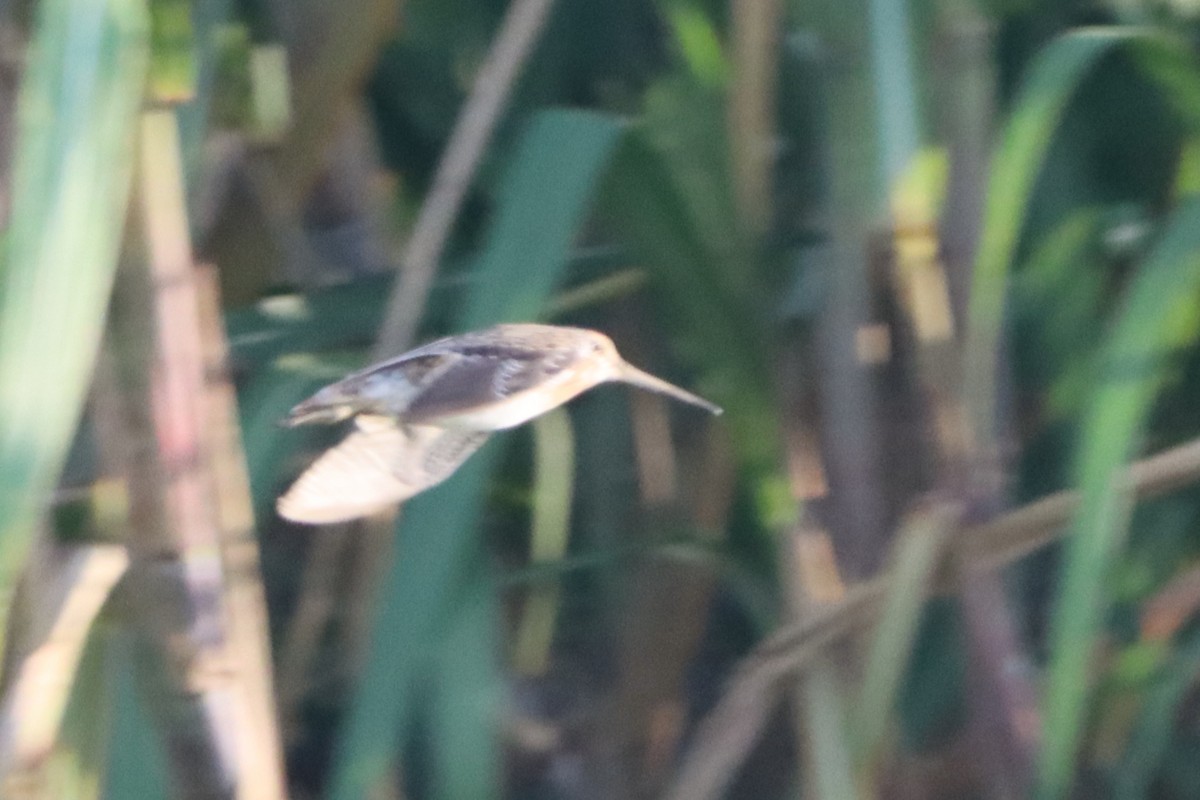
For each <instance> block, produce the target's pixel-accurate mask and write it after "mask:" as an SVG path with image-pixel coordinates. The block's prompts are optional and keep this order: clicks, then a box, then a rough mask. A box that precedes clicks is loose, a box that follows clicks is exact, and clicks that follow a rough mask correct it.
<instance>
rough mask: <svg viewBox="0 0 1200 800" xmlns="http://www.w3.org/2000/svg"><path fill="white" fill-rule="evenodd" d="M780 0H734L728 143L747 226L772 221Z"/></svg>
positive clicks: (762, 225)
mask: <svg viewBox="0 0 1200 800" xmlns="http://www.w3.org/2000/svg"><path fill="white" fill-rule="evenodd" d="M782 5H783V4H782V3H781V1H780V0H733V3H732V8H731V11H730V15H731V18H732V23H733V81H732V82H731V83H730V86H729V103H728V109H727V111H728V115H729V132H730V136H729V141H730V146H731V150H732V152H731V154H730V155H731V157H732V162H733V181H734V192H735V195H736V198H737V201H738V211H739V212H740V213H741V217H742V223H743V224H744V225H745V226H746V229H747V230H751V231H755V232H758V233H762V232H764V231H766V229H767V227H768V226H769V225H770V222H771V189H772V186H773V183H772V168H773V166H774V142H775V94H776V82H777V79H778V60H779V39H780V31H779V22H780V20H781V18H782V11H783V8H782Z"/></svg>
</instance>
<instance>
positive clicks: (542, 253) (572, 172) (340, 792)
mask: <svg viewBox="0 0 1200 800" xmlns="http://www.w3.org/2000/svg"><path fill="white" fill-rule="evenodd" d="M622 133H623V125H622V124H621V123H620V122H619V121H617V120H616V119H614V118H611V117H607V116H604V115H600V114H594V113H588V112H580V111H547V112H542V113H540V114H538V115H537V116H536V117H535V118H534V119H533V120H532V121H531V123H530V125H529V128H528V129H527V130H526V132H525V134H524V135H523V137H522V138H521V142H520V145H519V147H518V148H517V150H516V152H515V154H514V156H513V159H512V162H511V164H510V169H509V172H508V174H507V178H506V180H505V181H504V183H503V184H502V186H501V189H500V193H499V197H498V201H497V202H498V208H497V211H496V218H495V220H494V222H493V224H492V227H491V229H490V231H489V232H488V235H487V237H486V238H485V242H484V248H483V251H482V254H481V256H480V261H479V264H478V266H477V267H476V270H475V273H474V281H473V285H472V287H471V292H470V296H469V297H468V298H467V300H466V304H465V307H464V309H463V312H462V314H461V316H460V318H459V324H458V327H459V329H462V330H472V329H477V328H482V327H486V326H488V325H491V324H494V323H497V322H503V321H513V320H522V319H532V318H536V317H537V315H538V312H539V310H540V309H541V307H542V304H543V303H545V301H546V299H547V297H548V296H549V294H550V292H551V291H552V290H553V288H554V286H555V284H556V283H557V282H558V281H559V280H561V275H562V271H563V268H564V266H565V265H566V263H567V262H568V254H569V252H570V247H571V245H572V242H573V240H574V237H575V235H576V232H577V230H578V228H579V226H580V224H581V222H582V219H583V215H584V213H585V212H586V211H587V209H588V206H589V205H590V201H591V198H592V195H593V193H594V191H595V186H596V182H597V180H598V178H599V176H600V174H601V171H602V170H603V168H604V166H605V165H606V164H607V162H608V161H609V159H610V157H611V154H612V152H613V150H614V148H615V146H616V144H617V143H618V142H619V141H620V139H621V135H622ZM498 451H499V446H498V445H497V443H496V442H495V441H493V442H492V443H491V444H489V445H488V446H486V447H485V448H484V449H483V450H482V451H480V453H478V454H477V455H476V456H474V457H473V458H472V459H471V460H470V461H468V462H467V463H466V464H465V465H464V466H463V468H462V469H460V470H459V472H458V473H457V474H456V475H455V476H454V477H453V478H452V479H450V480H449V481H447V482H446V483H445V484H443V485H442V486H440V487H437V488H436V489H435V490H433V491H431V492H429V493H427V494H424V495H421V496H419V497H417V498H415V499H414V500H413V501H412V502H411V503H409V504H407V505H406V506H405V510H404V515H403V521H402V525H401V529H400V530H401V532H400V538H399V547H398V557H397V558H396V560H395V563H394V565H393V567H392V570H391V573H390V574H389V575H388V576H387V578H386V579H385V583H384V588H383V592H382V597H381V602H380V608H379V612H378V617H377V619H376V621H375V625H374V635H373V636H372V639H371V647H370V652H369V653H368V656H367V663H366V667H365V671H364V675H363V679H362V681H361V683H360V684H359V686H358V691H357V693H356V696H355V698H354V701H353V703H352V706H351V710H350V713H349V716H348V720H347V722H346V729H345V732H344V734H343V736H342V738H341V741H340V743H339V744H340V748H339V751H338V755H337V760H336V762H335V765H334V774H333V782H332V790H331V793H330V796H331V797H333V798H335V799H336V800H357V798H360V797H362V796H363V795H364V794H365V793H366V791H367V789H368V788H369V787H370V786H372V785H374V784H375V783H376V781H378V779H379V778H380V776H381V775H382V773H383V771H384V770H386V769H387V768H388V766H389V765H390V763H391V760H392V758H393V757H394V755H395V754H396V752H397V751H398V745H399V743H400V741H401V739H402V736H403V733H404V731H406V730H407V728H408V725H409V723H410V722H411V718H412V714H413V708H414V701H415V697H414V695H413V692H414V690H415V689H416V686H417V683H418V682H419V681H422V680H427V679H433V678H436V673H434V674H431V672H430V670H431V668H432V666H433V665H432V664H431V662H430V660H429V659H430V655H431V654H432V653H433V652H435V650H434V648H433V645H434V640H435V639H436V636H437V633H438V632H439V631H440V630H443V629H444V628H446V627H447V626H451V625H452V624H453V623H452V621H451V619H452V618H451V616H450V615H451V614H452V613H453V611H454V609H455V608H458V607H461V604H462V603H463V602H464V601H463V596H464V592H465V593H466V594H467V595H470V594H471V592H469V591H467V589H466V587H464V581H465V580H466V579H467V576H469V575H470V574H471V570H470V565H471V564H474V563H476V562H477V560H479V559H480V548H481V547H482V546H483V543H482V541H481V540H480V534H479V520H480V516H481V513H482V508H483V492H484V488H485V485H486V482H487V479H488V476H489V474H490V472H491V470H492V469H493V468H494V466H495V464H496V460H497V457H498ZM494 602H495V598H494V596H493V594H492V593H491V592H487V593H486V597H484V598H483V599H482V600H481V601H480V603H481V604H482V606H483V607H482V608H481V610H479V611H478V613H480V614H484V615H493V614H494V613H495V612H494V610H492V609H491V608H489V607H488V606H489V605H490V604H493V603H494ZM463 624H466V623H463ZM447 658H456V659H472V660H475V661H478V660H479V654H478V653H475V652H461V653H447V654H446V655H444V656H443V659H442V660H441V662H440V664H439V666H438V669H437V672H442V671H445V670H451V671H456V670H458V669H460V668H462V669H463V670H464V672H466V671H468V669H467V666H465V665H461V664H458V665H455V664H451V663H448V662H447V661H446V660H445V659H447ZM470 669H471V670H475V669H478V670H480V672H471V675H472V677H471V680H472V681H479V682H480V683H489V682H491V681H489V680H488V679H486V678H484V677H482V675H483V673H482V671H483V670H496V669H497V666H496V664H495V660H494V657H493V658H492V659H484V660H483V663H476V664H474V665H473V666H471V668H470ZM491 683H493V685H499V680H498V679H497V680H495V681H494V682H491ZM464 719H467V718H464ZM443 722H444V720H443ZM469 724H472V725H479V724H481V723H480V721H479V718H477V717H476V718H471V721H470V723H469ZM482 724H483V725H484V727H486V728H488V729H489V730H488V733H489V736H488V737H487V742H488V744H487V745H486V746H487V747H490V748H494V747H495V746H496V742H495V738H496V733H497V731H495V730H494V729H492V726H490V725H488V724H487V723H486V722H485V723H482ZM446 735H447V736H450V735H451V734H449V733H446ZM449 741H451V740H447V742H449ZM455 741H457V740H455ZM434 747H435V748H436V747H438V744H437V743H434ZM439 763H444V762H440V761H439ZM497 763H498V762H497V760H496V758H495V756H494V755H491V756H489V755H487V754H486V753H480V754H479V757H478V758H477V759H475V760H473V761H472V762H471V763H470V764H469V765H463V766H462V769H463V770H464V771H470V774H462V775H459V776H456V777H455V778H454V780H455V781H462V782H463V783H464V784H465V785H472V786H482V787H489V788H488V790H487V791H486V792H484V793H482V794H477V795H474V796H476V797H485V796H488V795H489V793H490V792H494V791H496V787H497V786H498V782H497V781H496V779H495V778H496V776H495V775H494V774H493V770H494V769H495V767H496V764H497ZM484 773H486V775H485V774H484ZM445 785H450V784H445Z"/></svg>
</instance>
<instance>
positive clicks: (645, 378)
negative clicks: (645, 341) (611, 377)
mask: <svg viewBox="0 0 1200 800" xmlns="http://www.w3.org/2000/svg"><path fill="white" fill-rule="evenodd" d="M617 379H618V380H621V381H624V382H625V383H628V384H630V385H632V386H637V387H638V388H640V389H646V390H647V391H651V392H654V393H656V394H661V395H666V396H667V397H673V398H675V399H676V400H679V401H682V402H684V403H687V404H688V405H693V406H699V407H700V408H703V409H704V410H705V411H707V412H709V413H710V414H720V413H722V411H723V410H724V409H722V408H721V407H720V406H719V405H717V404H716V403H710V402H709V401H707V400H705V399H704V398H703V397H699V396H697V395H694V394H692V393H691V392H689V391H686V390H684V389H680V388H679V387H678V386H676V385H675V384H673V383H667V382H666V381H664V380H663V379H662V378H656V377H654V376H653V375H651V374H650V373H649V372H642V371H641V370H640V369H638V368H637V367H634V366H631V365H629V364H625V363H622V364H621V367H620V370H619V371H618V373H617Z"/></svg>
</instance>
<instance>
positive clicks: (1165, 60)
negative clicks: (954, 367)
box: [963, 29, 1200, 446]
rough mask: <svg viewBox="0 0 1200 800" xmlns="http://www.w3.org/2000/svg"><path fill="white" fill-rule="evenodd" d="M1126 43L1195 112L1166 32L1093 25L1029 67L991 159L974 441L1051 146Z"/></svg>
mask: <svg viewBox="0 0 1200 800" xmlns="http://www.w3.org/2000/svg"><path fill="white" fill-rule="evenodd" d="M1122 48H1128V49H1129V50H1130V51H1131V53H1132V54H1133V55H1134V57H1135V62H1136V63H1138V64H1139V66H1141V67H1142V68H1143V69H1144V70H1145V71H1146V73H1147V74H1148V76H1149V77H1151V78H1152V79H1154V80H1155V81H1156V82H1157V84H1158V85H1160V86H1161V87H1163V89H1164V91H1165V92H1166V93H1167V97H1168V100H1169V101H1171V102H1172V104H1173V105H1174V106H1175V107H1176V109H1177V110H1178V111H1180V112H1181V113H1182V114H1183V115H1184V116H1185V118H1186V119H1188V120H1189V121H1192V122H1193V123H1194V120H1196V118H1197V117H1196V115H1195V113H1194V106H1195V105H1196V100H1195V99H1194V98H1196V97H1200V80H1198V79H1197V76H1196V72H1195V69H1194V67H1193V66H1192V64H1191V62H1190V59H1189V58H1188V56H1187V54H1186V52H1184V51H1183V50H1182V49H1181V48H1180V47H1179V46H1178V45H1177V43H1175V42H1174V41H1173V40H1170V39H1168V38H1166V37H1164V36H1162V35H1160V34H1156V33H1153V32H1149V31H1145V30H1133V29H1088V30H1084V31H1080V32H1078V33H1072V34H1069V35H1067V36H1063V37H1061V38H1059V39H1057V40H1055V41H1054V42H1053V43H1052V44H1051V45H1050V46H1049V47H1047V48H1046V49H1045V51H1044V52H1043V53H1042V54H1041V55H1040V56H1039V57H1038V58H1037V60H1036V61H1035V62H1034V64H1033V66H1032V67H1031V68H1030V72H1029V75H1028V77H1027V78H1026V80H1025V82H1024V86H1023V88H1022V90H1021V93H1020V95H1019V96H1018V98H1017V100H1016V102H1015V103H1014V105H1013V111H1012V114H1011V116H1010V118H1009V120H1008V122H1007V124H1006V125H1005V129H1004V133H1003V136H1002V139H1001V143H1000V146H999V149H998V150H997V152H996V154H995V156H994V158H993V160H992V167H991V181H990V184H989V187H988V197H987V205H986V208H985V209H984V227H983V234H982V237H981V240H980V244H979V250H978V256H977V257H976V261H975V269H974V272H973V276H972V284H971V293H970V299H969V306H968V322H967V332H966V342H965V346H964V351H963V358H964V362H963V375H964V380H963V386H964V400H965V403H966V406H967V413H968V416H969V419H970V423H971V431H972V433H973V434H974V436H975V437H976V439H977V441H976V445H977V446H978V445H985V444H986V443H989V442H991V440H992V436H993V434H992V431H993V429H994V427H995V413H996V412H995V408H996V405H995V404H996V386H997V383H996V381H997V374H996V359H997V357H998V354H999V340H1000V335H1001V328H1002V324H1003V320H1004V313H1005V308H1006V303H1005V297H1006V293H1007V289H1008V278H1009V273H1010V271H1011V269H1012V265H1013V261H1014V259H1015V257H1016V255H1017V249H1018V246H1019V244H1020V237H1021V232H1022V229H1023V227H1024V225H1025V222H1026V219H1025V217H1026V212H1027V210H1028V208H1029V200H1030V197H1031V195H1032V193H1033V189H1034V186H1035V185H1036V182H1037V179H1038V176H1039V174H1040V173H1041V171H1042V168H1043V164H1044V161H1045V157H1046V153H1047V151H1048V150H1049V148H1050V144H1051V142H1052V140H1053V138H1054V135H1055V131H1056V129H1057V128H1058V125H1059V123H1060V121H1061V120H1062V118H1063V114H1064V112H1065V111H1066V108H1067V106H1068V104H1069V102H1070V100H1071V99H1072V97H1073V96H1074V95H1075V92H1076V91H1077V90H1078V89H1079V87H1080V85H1081V84H1082V83H1083V82H1084V81H1085V80H1086V79H1087V77H1088V76H1089V74H1090V73H1091V71H1092V70H1094V69H1095V68H1096V66H1097V65H1098V64H1099V63H1100V62H1101V61H1103V60H1104V59H1105V58H1107V57H1108V56H1110V55H1111V54H1113V53H1114V52H1116V51H1117V50H1119V49H1122Z"/></svg>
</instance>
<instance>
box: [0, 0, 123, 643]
mask: <svg viewBox="0 0 1200 800" xmlns="http://www.w3.org/2000/svg"><path fill="white" fill-rule="evenodd" d="M38 11H39V14H38V17H37V24H36V30H35V36H34V41H33V42H32V45H31V47H30V48H29V52H30V54H31V60H30V63H29V68H28V71H27V74H26V81H25V84H24V86H23V90H22V93H21V98H20V109H19V132H18V141H17V147H16V153H15V171H14V176H13V187H12V189H13V191H12V203H13V206H12V216H11V221H10V228H9V231H8V240H7V247H6V248H5V250H4V252H3V255H2V259H3V261H2V262H0V486H3V489H0V630H3V629H4V628H5V618H6V616H7V607H8V603H9V594H10V592H11V591H12V587H13V581H14V579H15V577H16V574H17V571H18V570H19V569H20V567H21V565H22V564H23V563H24V560H25V555H26V553H27V551H28V548H29V544H30V542H31V540H32V534H33V526H34V524H35V522H36V520H37V516H38V514H40V513H41V511H42V510H43V505H44V503H45V502H46V499H47V496H48V493H49V492H50V490H51V489H52V488H53V486H54V483H55V481H57V479H58V475H59V471H60V470H61V468H62V464H63V461H64V459H65V457H66V452H67V447H68V445H69V444H70V441H71V436H72V434H73V432H74V430H75V426H76V423H77V421H78V419H79V415H80V412H81V410H82V407H83V402H84V398H85V394H86V391H87V387H88V381H89V378H90V376H91V373H92V365H93V362H94V360H95V356H96V351H97V347H98V345H99V341H100V336H101V331H102V326H103V322H104V315H105V311H106V310H107V307H108V296H109V291H110V289H111V286H112V279H113V274H114V270H115V268H116V264H117V253H118V249H119V246H120V243H121V236H122V231H123V229H124V219H125V213H126V207H127V201H128V196H129V187H130V175H131V166H132V162H133V136H134V130H135V124H136V120H137V116H136V115H137V110H138V107H139V104H140V102H141V99H142V95H143V90H144V87H145V77H146V61H147V55H146V50H147V47H146V37H147V21H146V14H145V7H144V5H143V3H141V2H138V0H110V2H93V1H92V0H49V1H48V2H45V3H41V4H39V7H38Z"/></svg>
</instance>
